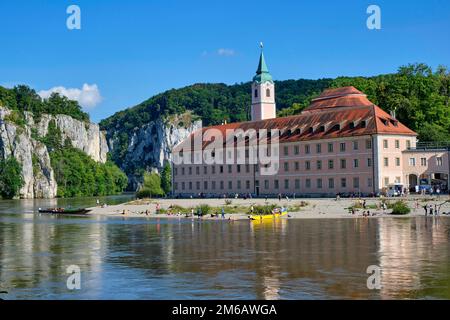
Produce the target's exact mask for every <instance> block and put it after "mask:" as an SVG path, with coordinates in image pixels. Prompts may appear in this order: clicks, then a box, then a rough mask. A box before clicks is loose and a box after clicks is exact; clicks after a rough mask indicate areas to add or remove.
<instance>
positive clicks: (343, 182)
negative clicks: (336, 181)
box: [341, 178, 347, 188]
mask: <svg viewBox="0 0 450 320" xmlns="http://www.w3.org/2000/svg"><path fill="white" fill-rule="evenodd" d="M341 188H347V179H346V178H341Z"/></svg>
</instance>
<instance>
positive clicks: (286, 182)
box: [284, 179, 289, 189]
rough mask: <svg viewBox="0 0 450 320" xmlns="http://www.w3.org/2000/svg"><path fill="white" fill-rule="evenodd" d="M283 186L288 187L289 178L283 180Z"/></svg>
mask: <svg viewBox="0 0 450 320" xmlns="http://www.w3.org/2000/svg"><path fill="white" fill-rule="evenodd" d="M284 188H285V189H289V180H288V179H285V180H284Z"/></svg>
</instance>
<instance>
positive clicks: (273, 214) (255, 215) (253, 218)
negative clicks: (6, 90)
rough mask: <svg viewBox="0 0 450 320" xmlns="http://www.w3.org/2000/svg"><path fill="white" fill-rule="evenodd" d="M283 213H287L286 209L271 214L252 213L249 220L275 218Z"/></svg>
mask: <svg viewBox="0 0 450 320" xmlns="http://www.w3.org/2000/svg"><path fill="white" fill-rule="evenodd" d="M285 215H287V211H283V212H276V213H272V214H252V215H250V220H253V221H260V220H268V219H276V218H280V217H282V216H285Z"/></svg>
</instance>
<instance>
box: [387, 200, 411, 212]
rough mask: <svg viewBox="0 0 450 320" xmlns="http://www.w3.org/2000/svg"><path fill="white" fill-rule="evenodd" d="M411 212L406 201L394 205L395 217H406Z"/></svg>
mask: <svg viewBox="0 0 450 320" xmlns="http://www.w3.org/2000/svg"><path fill="white" fill-rule="evenodd" d="M410 212H411V209H410V208H409V207H408V205H407V204H406V203H405V202H404V201H397V202H395V203H394V204H393V205H392V213H391V214H394V215H404V214H408V213H410Z"/></svg>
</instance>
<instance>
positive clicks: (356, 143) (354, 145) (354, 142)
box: [353, 141, 359, 150]
mask: <svg viewBox="0 0 450 320" xmlns="http://www.w3.org/2000/svg"><path fill="white" fill-rule="evenodd" d="M358 147H359V145H358V141H353V150H358Z"/></svg>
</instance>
